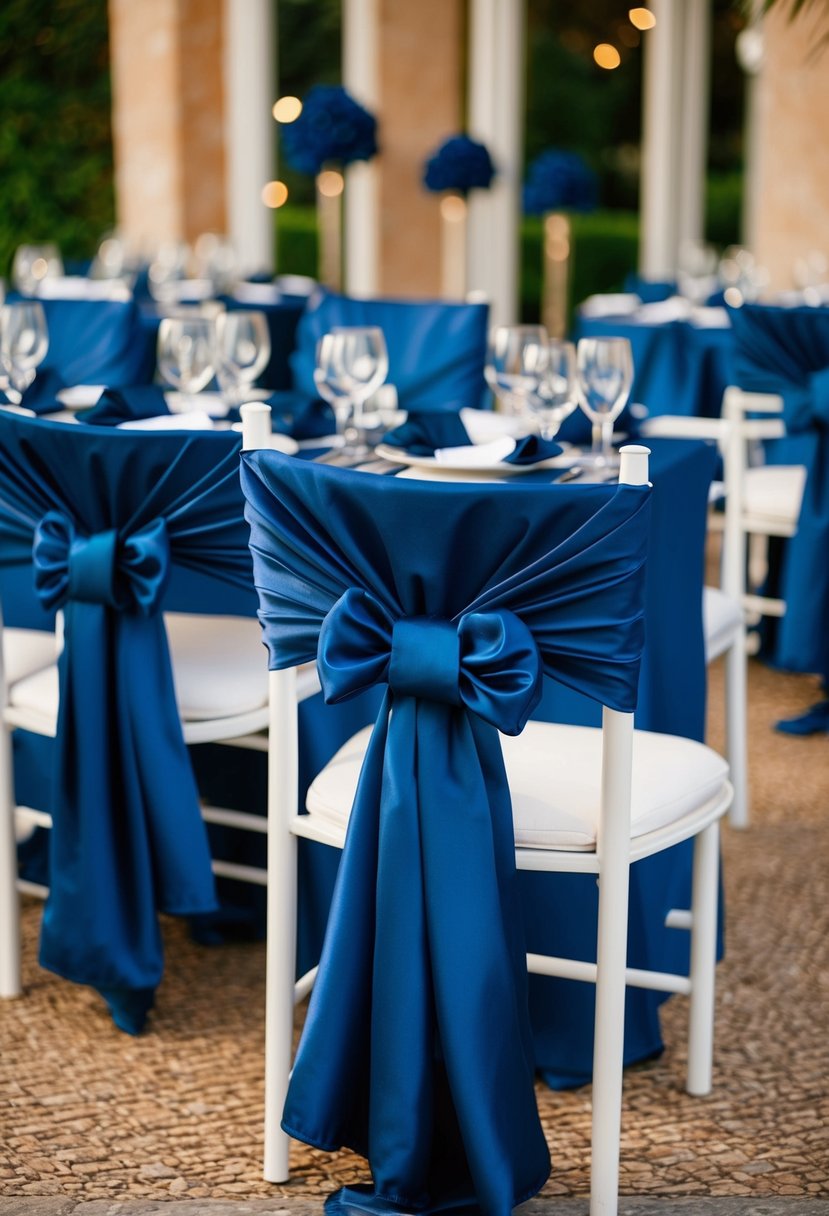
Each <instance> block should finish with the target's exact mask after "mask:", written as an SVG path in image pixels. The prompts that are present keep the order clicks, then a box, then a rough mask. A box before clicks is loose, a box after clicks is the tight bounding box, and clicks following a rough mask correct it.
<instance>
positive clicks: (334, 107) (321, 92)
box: [282, 84, 377, 177]
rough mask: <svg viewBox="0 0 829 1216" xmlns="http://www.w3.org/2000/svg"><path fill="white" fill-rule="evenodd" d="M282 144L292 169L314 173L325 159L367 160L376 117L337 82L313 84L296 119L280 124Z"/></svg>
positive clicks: (373, 147) (373, 150)
mask: <svg viewBox="0 0 829 1216" xmlns="http://www.w3.org/2000/svg"><path fill="white" fill-rule="evenodd" d="M282 147H283V149H284V151H285V156H286V157H287V159H288V163H289V164H290V165H291V167H292V168H293V169H296V171H297V172H298V173H310V174H311V175H312V176H314V177H316V175H317V174H318V173H319V171H320V169H322V167H323V165H324V164H325V163H326V161H337V162H339V164H341V165H350V164H351V162H352V161H355V160H371V158H372V156H374V155H375V153H376V152H377V119H376V118H375V117H374V115H373V114H369V112H368V110H366V109H364V108H363V107H362V106H361V105H360V104H359V102H356V101H355V100H354V98H353V97H352V96H351V95H350V94H349V93H347V92H346V91H345V89H343V88H341V87H340V86H339V85H327V84H317V85H314V87H313V88H312V89H311V90H310V91H309V93H308V96H307V97H306V99H305V101H304V103H303V106H302V113H301V114H300V116H299V118H297V120H296V122H292V123H290V124H289V125H287V126H285V127H283V128H282Z"/></svg>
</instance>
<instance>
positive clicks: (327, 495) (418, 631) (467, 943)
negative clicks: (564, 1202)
mask: <svg viewBox="0 0 829 1216" xmlns="http://www.w3.org/2000/svg"><path fill="white" fill-rule="evenodd" d="M242 485H243V489H244V492H245V496H246V498H247V500H248V504H247V508H246V514H247V518H248V520H249V522H250V525H251V551H252V553H253V560H254V577H255V582H256V586H257V590H258V593H259V598H260V612H259V616H260V621H261V622H262V626H263V631H264V637H265V641H266V644H267V646H268V651H269V655H270V666H271V668H274V669H275V668H279V667H286V666H291V665H293V664H296V663H300V662H303V661H309V660H311V659H313V658H314V657H315V656H316V657H317V661H318V666H319V670H320V676H321V680H322V685H323V693H324V696H325V698H326V700H327V701H331V702H338V701H340V700H344V699H348V698H350V697H353V696H355V695H356V694H357V693H359V692H361V691H362V690H364V689H366V688H368V687H371V686H373V685H376V684H381V685H388V689H387V691H386V694H385V697H384V701H383V706H382V708H381V712H380V716H379V718H378V720H377V724H376V726H375V730H374V733H373V735H372V739H371V743H370V745H369V749H368V753H367V756H366V761H365V764H364V767H363V772H362V775H361V778H360V783H359V787H358V791H357V795H356V799H355V804H354V808H353V810H352V815H351V821H350V825H349V830H348V835H347V839H346V844H345V850H344V853H343V857H342V861H341V863H340V870H339V874H338V879H337V886H336V890H335V894H334V900H333V905H332V912H331V918H330V921H329V927H328V931H327V935H326V941H325V945H324V947H323V955H322V959H321V963H320V971H319V976H318V980H317V984H316V986H315V989H314V993H313V996H312V999H311V1006H310V1008H309V1011H308V1018H307V1021H306V1026H305V1031H304V1034H303V1038H302V1042H301V1044H300V1048H299V1053H298V1056H297V1059H296V1062H295V1065H294V1070H293V1074H292V1079H291V1084H290V1089H289V1093H288V1098H287V1102H286V1106H285V1111H284V1116H283V1126H284V1128H285V1129H286V1131H288V1132H289V1133H290V1134H291V1135H293V1136H295V1137H297V1138H299V1139H302V1140H305V1141H306V1142H308V1143H310V1144H313V1145H316V1146H317V1147H319V1148H322V1149H325V1150H335V1149H337V1148H339V1147H340V1146H342V1145H347V1146H349V1147H351V1148H353V1149H355V1150H356V1151H357V1152H359V1153H361V1154H362V1155H364V1156H366V1157H368V1160H369V1162H370V1165H371V1170H372V1175H373V1179H374V1186H373V1188H368V1189H367V1190H365V1191H362V1192H361V1191H360V1188H357V1189H356V1190H355V1189H354V1188H346V1189H345V1191H344V1192H339V1193H338V1195H337V1196H334V1197H332V1199H331V1200H330V1201H329V1203H330V1204H331V1206H332V1208H333V1209H334V1210H337V1209H338V1208H343V1207H347V1206H352V1205H356V1206H358V1207H360V1206H367V1207H369V1208H373V1209H375V1210H392V1211H398V1212H399V1211H400V1210H401V1205H402V1208H403V1210H412V1209H414V1210H421V1211H422V1210H432V1211H434V1210H437V1209H445V1208H446V1207H447V1206H456V1205H457V1206H461V1205H469V1204H476V1205H479V1206H480V1209H481V1210H482V1211H484V1212H486V1213H491V1214H492V1216H506V1214H507V1213H509V1212H510V1211H511V1210H512V1208H513V1207H514V1206H515V1205H516V1204H518V1203H521V1202H523V1201H524V1200H525V1199H528V1198H529V1197H530V1196H531V1195H533V1194H535V1193H536V1192H537V1191H538V1190H539V1188H540V1187H541V1186H542V1185H543V1183H544V1181H545V1179H546V1178H547V1175H548V1173H549V1156H548V1152H547V1147H546V1144H545V1139H544V1135H543V1133H542V1130H541V1127H540V1124H539V1121H538V1114H537V1109H536V1105H535V1098H534V1094H533V1067H534V1062H533V1047H532V1036H531V1031H530V1023H529V1016H528V1009H527V975H526V964H525V946H524V942H523V933H522V927H521V912H520V903H519V892H518V885H517V873H516V870H515V864H514V852H513V849H514V843H513V829H512V814H511V806H510V799H509V790H508V787H507V784H506V775H505V772H504V766H503V761H502V758H501V753H500V747H499V744H498V736H497V730H502V731H504V732H506V733H509V734H517V733H519V732H520V731H521V730H522V729H523V726H524V724H525V722H526V721H527V719H528V717H529V715H530V713H531V712H532V709H533V707H534V706H535V705H536V704H537V702H538V700H539V698H540V695H541V677H542V672H547V673H548V674H550V675H552V676H554V677H555V678H556V679H557V680H559V681H561V682H562V683H563V684H565V685H567V686H569V687H572V688H575V689H577V690H579V691H581V692H585V693H587V694H588V695H590V696H592V697H594V698H596V699H600V700H602V701H603V702H605V703H607V704H609V705H611V706H613V707H615V708H617V709H620V710H632V709H633V706H634V703H635V700H636V687H637V679H638V671H639V660H640V655H641V651H642V645H643V624H642V621H643V595H644V558H645V546H646V543H647V530H648V519H649V491H648V489H647V488H645V487H636V488H633V487H622V488H619V489H613V490H611V489H609V487H607V486H595V487H581V490H582V491H583V492H582V493H573V492H572V489H570V488H569V487H561V490H562V493H560V494H559V493H558V492H557V493H556V494H554V495H551V494H550V491H549V487H546V486H523V485H509V486H507V485H499V486H491V487H486V488H483V487H481V486H479V485H474V486H469V485H454V484H449V485H447V484H432V483H426V484H423V483H413V482H410V481H399V480H395V479H393V478H382V477H370V476H367V475H361V474H358V473H349V472H344V471H342V470H337V469H332V468H330V467H326V466H319V465H316V466H315V465H311V464H308V463H303V462H301V461H296V460H292V459H291V458H289V457H283V456H280V454H278V453H274V452H255V453H246V454H245V455H244V456H243V462H242ZM482 536H485V537H486V538H487V541H486V545H485V546H483V545H481V544H480V543H479V542H478V540H477V538H480V537H482ZM425 538H428V540H427V543H424V539H425ZM392 710H393V712H390V711H392Z"/></svg>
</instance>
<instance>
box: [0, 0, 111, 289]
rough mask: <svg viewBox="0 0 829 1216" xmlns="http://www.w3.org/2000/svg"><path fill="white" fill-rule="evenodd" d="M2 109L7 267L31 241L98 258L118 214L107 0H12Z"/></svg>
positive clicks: (0, 19) (0, 15)
mask: <svg viewBox="0 0 829 1216" xmlns="http://www.w3.org/2000/svg"><path fill="white" fill-rule="evenodd" d="M0 114H2V116H3V117H2V123H0V202H2V205H0V274H2V273H6V272H7V270H8V267H9V263H10V260H11V255H12V253H13V252H14V249H15V248H16V246H17V245H19V244H21V243H24V242H34V241H43V240H54V241H57V243H58V245H59V246H60V248H61V251H62V253H63V255H64V258H66V259H77V258H85V257H89V256H90V255H91V254H92V253H94V251H95V247H96V245H97V242H98V239H99V238H100V236H101V234H102V233H103V232H104V231H105V230H106V229H107V228H109V227H111V226H112V223H113V215H114V204H113V190H112V139H111V131H110V89H109V50H108V45H107V9H106V0H3V3H2V5H0Z"/></svg>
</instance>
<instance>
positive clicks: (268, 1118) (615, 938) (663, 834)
mask: <svg viewBox="0 0 829 1216" xmlns="http://www.w3.org/2000/svg"><path fill="white" fill-rule="evenodd" d="M265 408H267V407H265ZM245 421H246V425H247V429H246V435H245V445H244V446H245V448H257V447H262V446H265V440H263V439H262V436H261V432H260V433H259V434H257V432H256V429H255V426H254V425H253V424H252V420H251V421H250V422H249V420H248V419H246V420H245ZM619 480H620V483H623V484H629V485H643V484H647V481H648V450H647V448H641V447H629V448H627V449H623V454H622V467H621V469H620V473H619ZM295 681H296V670H295V669H292V668H289V669H287V670H284V671H272V672H271V673H270V724H269V733H268V738H269V749H268V825H269V827H268V912H267V935H268V936H267V962H266V1023H265V1160H264V1177H265V1179H266V1180H267V1181H269V1182H285V1181H287V1179H288V1176H289V1161H288V1158H289V1137H288V1136H287V1135H286V1134H285V1133H284V1132H283V1131H282V1130H281V1128H280V1120H281V1115H282V1108H283V1106H284V1102H285V1097H286V1094H287V1089H288V1081H289V1077H290V1070H291V1054H292V1045H293V1023H294V1007H295V1004H296V1003H297V1002H298V1001H301V1000H302V999H303V998H304V997H305V996H306V995H307V994H308V992H309V991H310V989H311V988H312V987H313V983H314V979H315V975H316V970H315V969H314V970H312V971H310V972H308V973H307V974H306V975H305V976H303V977H302V978H301V979H300V980H299V981H298V982H296V983H295V982H294V976H295V968H296V906H297V838H298V837H300V836H302V837H305V838H306V839H309V840H315V841H317V842H319V843H321V844H327V845H330V846H332V847H333V848H339V849H341V848H342V847H343V845H344V841H345V831H344V829H343V830H339V829H338V828H337V827H336V825H334V824H332V823H331V822H330V821H326V822H324V823H322V822H319V821H318V820H317V819H316V817H315V816H313V815H300V814H298V813H297V797H298V787H297V746H298V732H297V713H296V700H297V698H296V683H295ZM633 735H634V729H633V714H627V713H620V712H618V711H615V710H612V709H609V708H607V707H604V708H603V713H602V778H601V809H600V818H599V827H598V835H597V846H596V850H595V852H570V851H565V850H555V851H554V850H545V849H529V848H519V849H516V865H517V866H518V867H519V868H520V869H526V870H538V871H545V872H557V873H589V874H595V875H596V876H597V881H598V886H599V924H598V934H597V962H596V963H595V964H592V963H584V962H577V961H575V960H572V959H563V958H552V957H548V956H542V955H534V954H531V955H528V956H527V964H528V969H529V970H530V971H532V972H536V973H538V974H541V975H549V976H557V977H560V978H564V979H577V980H583V981H587V982H590V983H594V984H595V985H596V1018H595V1032H594V1058H593V1103H592V1160H591V1186H590V1193H591V1199H590V1211H591V1216H615V1213H616V1210H617V1202H618V1184H619V1147H620V1128H621V1106H622V1071H623V1048H624V1006H625V987H626V985H627V984H630V985H631V986H634V987H642V988H649V989H652V990H655V991H658V992H675V993H684V994H686V995H687V996H688V997H689V998H690V1018H689V1032H688V1074H687V1090H688V1092H689V1093H691V1094H695V1095H705V1094H707V1093H709V1092H710V1089H711V1073H712V1056H713V1027H714V973H715V965H716V936H717V907H718V873H719V820H720V818H721V817H722V815H724V814H725V812H726V811H727V810H728V807H729V805H730V803H731V799H732V796H733V791H732V788H731V785H730V784H729V783H728V782H725V783H724V784H723V787H722V790H721V794H720V796H718V797H717V798H716V799H714V800H713V801H710V802H708V803H706V804H705V805H704V806H703V807H701V808H700V809H699V810H697V811H695V812H693V813H691V814H689V815H687V816H686V817H685V818H684V819H682V820H680V821H678V822H676V823H674V824H672V825H670V826H669V827H667V828H664V829H660V830H658V831H654V832H651V833H648V834H647V835H644V836H641V837H638V838H636V839H635V840H632V839H631V770H632V748H633ZM689 838H693V839H694V870H693V890H692V900H691V909H690V911H688V910H684V909H683V910H674V911H672V912H671V913H669V916H668V918H667V922H666V923H667V924H668V925H669V926H671V927H674V928H682V929H687V930H690V933H691V966H690V974H689V975H688V976H685V975H674V974H670V973H665V972H654V971H648V970H644V969H634V968H629V967H627V963H626V955H627V926H628V889H629V874H630V866H631V863H632V862H634V861H638V860H639V859H640V858H643V857H647V856H650V855H652V854H653V853H657V852H660V851H662V850H663V849H666V848H670V847H671V846H672V845H674V844H677V843H679V842H680V841H683V840H687V839H689Z"/></svg>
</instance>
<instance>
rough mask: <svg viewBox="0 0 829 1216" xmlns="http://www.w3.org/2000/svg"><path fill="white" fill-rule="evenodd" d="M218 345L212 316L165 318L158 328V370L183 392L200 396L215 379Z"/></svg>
mask: <svg viewBox="0 0 829 1216" xmlns="http://www.w3.org/2000/svg"><path fill="white" fill-rule="evenodd" d="M215 342H216V337H215V333H214V322H213V321H212V320H211V319H210V318H209V317H164V319H163V320H162V322H161V324H160V325H159V327H158V370H159V371H160V372H161V375H162V376H163V377H164V379H165V380H166V381H167V383H168V384H171V385H172V386H173V387H174V388H176V389H178V391H179V392H180V393H184V394H185V395H187V396H189V395H191V394H194V393H200V392H201V391H202V389H205V388H207V386H208V384H209V383H210V381H211V380H212V378H213V366H214V357H215Z"/></svg>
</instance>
